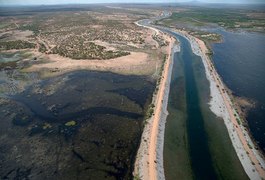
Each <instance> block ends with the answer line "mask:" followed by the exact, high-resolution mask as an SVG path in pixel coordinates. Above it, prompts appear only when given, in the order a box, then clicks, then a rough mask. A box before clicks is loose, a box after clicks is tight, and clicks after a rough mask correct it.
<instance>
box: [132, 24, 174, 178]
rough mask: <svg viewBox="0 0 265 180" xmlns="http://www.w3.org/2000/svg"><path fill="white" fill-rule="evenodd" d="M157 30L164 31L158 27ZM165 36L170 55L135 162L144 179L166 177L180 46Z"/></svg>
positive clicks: (136, 174)
mask: <svg viewBox="0 0 265 180" xmlns="http://www.w3.org/2000/svg"><path fill="white" fill-rule="evenodd" d="M147 28H150V27H147ZM150 29H153V28H150ZM155 32H156V33H162V32H160V31H158V30H157V29H155ZM164 37H165V38H166V40H167V41H169V42H170V43H169V46H168V49H167V54H168V56H167V59H166V61H165V64H164V69H163V72H162V75H161V81H160V85H159V89H158V91H157V94H156V95H154V97H153V104H154V105H155V107H154V114H153V116H152V117H151V118H150V119H147V120H146V122H147V123H146V125H145V127H144V131H143V134H142V138H141V144H140V147H139V149H138V153H137V157H136V162H135V170H134V176H135V177H137V178H140V179H143V180H148V179H150V180H156V179H162V180H163V179H165V176H164V167H163V147H164V129H165V123H166V118H167V114H168V112H167V103H168V95H169V89H170V80H171V73H172V67H173V58H172V57H173V54H174V51H175V50H177V49H178V48H175V47H174V44H175V39H174V38H172V37H169V36H168V35H164Z"/></svg>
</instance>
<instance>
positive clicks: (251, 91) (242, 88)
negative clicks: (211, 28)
mask: <svg viewBox="0 0 265 180" xmlns="http://www.w3.org/2000/svg"><path fill="white" fill-rule="evenodd" d="M216 32H217V33H220V34H221V35H222V36H223V39H224V42H223V43H217V44H213V45H212V47H213V51H214V55H213V61H214V64H215V67H216V69H217V71H218V73H219V74H220V75H221V77H222V79H223V81H224V83H225V84H226V85H227V86H228V88H230V89H231V90H232V91H233V93H234V94H235V95H237V96H240V97H246V98H248V99H251V100H253V101H254V102H255V107H254V108H253V109H251V110H250V111H249V113H248V115H247V117H246V119H247V122H248V125H249V128H250V131H251V133H252V135H253V137H254V138H255V140H256V142H257V143H258V145H259V146H260V148H261V149H262V150H263V152H265V93H264V92H265V53H264V52H265V36H264V35H262V34H257V33H247V32H242V33H234V32H227V31H224V30H217V31H216Z"/></svg>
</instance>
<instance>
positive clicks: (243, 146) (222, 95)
mask: <svg viewBox="0 0 265 180" xmlns="http://www.w3.org/2000/svg"><path fill="white" fill-rule="evenodd" d="M178 33H180V34H181V35H183V36H184V37H186V38H187V39H188V40H189V41H190V42H191V47H192V50H193V52H194V53H195V54H197V55H199V56H201V57H202V60H203V64H204V67H205V72H206V75H207V79H208V80H209V82H210V88H211V91H210V92H211V97H212V98H211V101H210V108H211V110H212V111H213V112H214V113H215V114H216V115H217V116H219V117H222V118H223V119H224V122H225V125H226V127H227V130H228V133H229V136H230V139H231V141H232V144H233V146H234V148H235V151H236V152H237V156H238V158H239V159H240V161H241V163H242V166H243V167H244V169H245V171H246V173H247V174H248V176H249V177H250V178H251V179H253V178H254V179H257V178H261V177H262V178H264V176H265V174H264V165H265V164H264V160H263V159H262V157H261V156H260V154H259V152H258V151H257V150H255V149H253V148H251V147H253V143H252V141H251V139H250V137H249V135H248V132H246V131H245V129H244V127H243V126H242V124H239V123H238V121H237V119H238V118H239V116H238V114H237V112H236V111H235V110H234V106H233V104H232V102H231V100H230V97H229V96H228V94H227V93H226V91H225V90H224V86H223V83H222V82H221V80H220V78H219V75H218V74H217V73H216V71H215V68H214V66H213V65H212V63H211V61H210V59H209V58H208V57H207V56H206V54H207V48H206V46H205V44H204V43H203V42H202V41H201V40H199V39H197V38H194V37H192V36H190V35H188V34H187V33H186V32H184V31H178Z"/></svg>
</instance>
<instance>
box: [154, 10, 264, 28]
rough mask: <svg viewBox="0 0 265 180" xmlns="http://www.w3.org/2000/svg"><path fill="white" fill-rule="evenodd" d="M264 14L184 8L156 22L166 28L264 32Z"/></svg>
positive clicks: (251, 11)
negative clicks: (219, 28) (219, 27)
mask: <svg viewBox="0 0 265 180" xmlns="http://www.w3.org/2000/svg"><path fill="white" fill-rule="evenodd" d="M264 17H265V13H264V12H263V11H261V10H249V9H232V8H202V7H200V8H198V7H193V8H192V7H191V8H185V10H182V11H180V12H173V14H172V16H171V17H169V18H166V19H163V20H162V21H160V22H158V23H161V24H164V25H167V26H176V24H181V25H183V27H186V28H188V27H189V26H193V27H195V26H207V25H209V24H210V23H214V24H217V25H219V26H222V27H225V28H227V29H240V28H243V29H246V30H250V31H259V32H265V28H264V25H265V19H264Z"/></svg>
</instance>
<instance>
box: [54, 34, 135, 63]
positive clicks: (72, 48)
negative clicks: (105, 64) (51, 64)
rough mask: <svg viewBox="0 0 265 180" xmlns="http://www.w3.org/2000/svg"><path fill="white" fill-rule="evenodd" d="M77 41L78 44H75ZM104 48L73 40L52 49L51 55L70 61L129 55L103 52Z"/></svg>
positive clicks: (118, 52)
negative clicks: (57, 55)
mask: <svg viewBox="0 0 265 180" xmlns="http://www.w3.org/2000/svg"><path fill="white" fill-rule="evenodd" d="M76 41H78V42H76ZM105 49H106V48H105V47H104V46H100V45H97V44H95V43H93V42H84V41H83V40H82V39H78V38H75V39H73V41H72V42H71V41H69V42H68V43H67V44H64V45H63V46H58V47H55V48H53V50H52V53H54V54H59V55H61V56H65V57H70V58H72V59H111V58H116V57H120V56H126V55H129V54H130V53H129V52H125V51H112V50H105Z"/></svg>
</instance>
